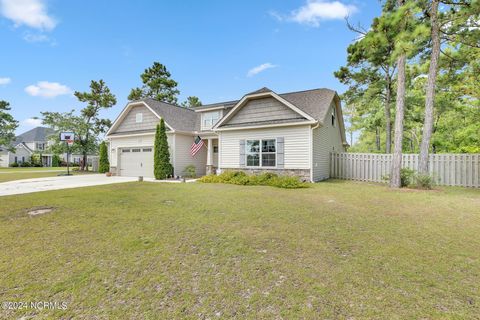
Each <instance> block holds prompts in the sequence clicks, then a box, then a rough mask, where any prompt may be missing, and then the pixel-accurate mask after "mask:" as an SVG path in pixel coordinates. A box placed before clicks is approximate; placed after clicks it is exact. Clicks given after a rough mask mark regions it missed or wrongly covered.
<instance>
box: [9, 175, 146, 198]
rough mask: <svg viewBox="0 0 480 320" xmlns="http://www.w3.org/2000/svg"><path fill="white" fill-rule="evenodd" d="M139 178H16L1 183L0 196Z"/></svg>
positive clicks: (96, 176) (84, 176)
mask: <svg viewBox="0 0 480 320" xmlns="http://www.w3.org/2000/svg"><path fill="white" fill-rule="evenodd" d="M137 180H138V178H137V177H107V176H105V175H104V174H86V175H77V176H60V177H48V178H36V179H24V180H15V181H8V182H3V183H0V196H8V195H14V194H23V193H32V192H39V191H49V190H60V189H71V188H79V187H90V186H99V185H104V184H112V183H123V182H131V181H137Z"/></svg>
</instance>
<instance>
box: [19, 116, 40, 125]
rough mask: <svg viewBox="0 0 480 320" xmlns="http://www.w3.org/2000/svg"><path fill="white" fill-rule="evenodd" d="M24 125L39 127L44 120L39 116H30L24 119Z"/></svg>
mask: <svg viewBox="0 0 480 320" xmlns="http://www.w3.org/2000/svg"><path fill="white" fill-rule="evenodd" d="M22 125H24V126H26V127H39V126H41V125H42V120H41V119H38V118H28V119H25V120H23V121H22Z"/></svg>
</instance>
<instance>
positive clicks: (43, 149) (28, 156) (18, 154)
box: [0, 127, 96, 167]
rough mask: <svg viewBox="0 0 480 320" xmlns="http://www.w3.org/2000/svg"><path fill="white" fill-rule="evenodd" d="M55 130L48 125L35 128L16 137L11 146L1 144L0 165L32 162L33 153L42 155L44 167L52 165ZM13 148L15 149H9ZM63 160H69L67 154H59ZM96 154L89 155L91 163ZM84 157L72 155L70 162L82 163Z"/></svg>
mask: <svg viewBox="0 0 480 320" xmlns="http://www.w3.org/2000/svg"><path fill="white" fill-rule="evenodd" d="M55 134H56V133H55V130H53V129H51V128H48V127H36V128H33V129H31V130H29V131H27V132H25V133H22V134H21V135H19V136H17V137H16V138H15V141H14V142H13V143H12V144H11V147H10V148H7V147H5V146H0V167H9V166H10V165H11V164H13V163H15V162H16V163H18V164H21V163H23V162H31V160H32V155H33V154H39V155H41V159H42V165H43V166H44V167H51V166H52V158H53V154H52V153H51V152H50V151H49V149H48V148H49V147H50V146H51V145H52V143H53V142H52V141H51V137H52V135H55ZM9 149H13V150H11V151H10V150H9ZM59 157H60V160H61V161H66V160H67V154H66V153H64V154H60V155H59ZM93 157H96V156H95V155H88V157H87V161H88V163H89V164H91V161H92V158H93ZM81 159H83V156H82V155H79V154H73V155H70V158H69V161H70V163H77V164H78V163H80V161H81Z"/></svg>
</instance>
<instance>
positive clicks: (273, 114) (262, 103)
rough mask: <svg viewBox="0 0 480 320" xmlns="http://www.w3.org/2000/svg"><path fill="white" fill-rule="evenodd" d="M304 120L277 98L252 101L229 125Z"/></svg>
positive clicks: (242, 108)
mask: <svg viewBox="0 0 480 320" xmlns="http://www.w3.org/2000/svg"><path fill="white" fill-rule="evenodd" d="M296 118H302V116H301V115H299V114H298V113H296V112H295V111H293V110H292V109H290V108H289V107H287V106H286V105H284V104H283V103H281V102H280V101H278V100H277V99H275V98H272V97H269V98H262V99H256V100H250V101H249V102H247V103H246V104H245V105H244V106H243V107H241V109H240V110H239V111H238V112H237V113H236V114H235V115H234V116H233V118H232V119H230V120H229V121H228V122H227V123H228V124H240V123H245V124H247V125H248V123H250V122H260V121H271V120H286V119H296Z"/></svg>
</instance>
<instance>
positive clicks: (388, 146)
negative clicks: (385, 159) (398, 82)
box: [385, 70, 392, 153]
mask: <svg viewBox="0 0 480 320" xmlns="http://www.w3.org/2000/svg"><path fill="white" fill-rule="evenodd" d="M385 81H386V82H387V88H386V92H385V129H386V134H385V152H386V153H391V152H392V119H391V115H390V100H391V99H392V93H391V89H392V88H391V82H392V80H391V79H390V74H389V70H387V73H386V77H385Z"/></svg>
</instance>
